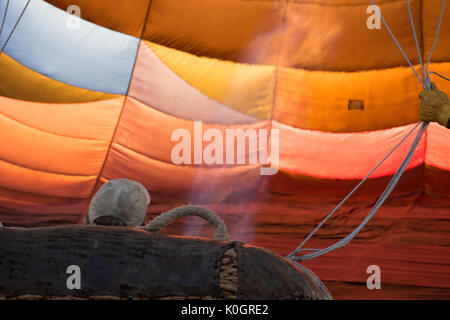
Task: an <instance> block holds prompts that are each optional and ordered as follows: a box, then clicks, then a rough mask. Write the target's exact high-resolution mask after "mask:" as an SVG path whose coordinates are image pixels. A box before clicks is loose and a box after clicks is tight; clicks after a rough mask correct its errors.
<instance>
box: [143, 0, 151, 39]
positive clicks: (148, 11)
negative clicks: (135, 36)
mask: <svg viewBox="0 0 450 320" xmlns="http://www.w3.org/2000/svg"><path fill="white" fill-rule="evenodd" d="M152 4H153V0H150V1H149V2H148V7H147V14H146V15H145V22H144V26H143V28H142V32H141V41H142V39H143V37H144V33H145V29H146V28H147V24H148V20H149V18H150V8H151V6H152Z"/></svg>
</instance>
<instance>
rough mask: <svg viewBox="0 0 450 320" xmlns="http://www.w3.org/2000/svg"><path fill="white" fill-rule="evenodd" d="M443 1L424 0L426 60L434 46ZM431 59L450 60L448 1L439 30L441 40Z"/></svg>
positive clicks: (423, 19) (449, 11)
mask: <svg viewBox="0 0 450 320" xmlns="http://www.w3.org/2000/svg"><path fill="white" fill-rule="evenodd" d="M441 9H442V0H441V1H425V0H424V1H423V9H422V10H423V12H422V21H423V30H422V33H423V56H424V61H426V60H427V59H428V55H429V54H430V51H431V48H432V47H433V43H434V38H435V37H436V30H437V25H438V21H439V17H440V15H441ZM431 61H438V62H448V61H450V10H449V9H448V2H447V4H446V7H445V10H444V16H443V18H442V24H441V30H440V32H439V40H438V42H437V45H436V48H435V50H434V52H433V57H432V59H431Z"/></svg>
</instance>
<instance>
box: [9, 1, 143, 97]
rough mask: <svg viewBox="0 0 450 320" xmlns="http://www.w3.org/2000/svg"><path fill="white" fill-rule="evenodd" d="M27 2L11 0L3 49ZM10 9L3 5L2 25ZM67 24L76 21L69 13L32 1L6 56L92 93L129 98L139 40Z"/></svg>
mask: <svg viewBox="0 0 450 320" xmlns="http://www.w3.org/2000/svg"><path fill="white" fill-rule="evenodd" d="M26 2H27V1H26V0H12V1H10V5H9V10H8V15H7V18H6V20H5V27H4V30H3V33H2V35H1V37H0V46H3V44H4V42H5V41H6V38H7V37H8V35H9V34H10V33H11V30H12V28H13V26H14V24H15V23H16V21H17V19H18V17H19V15H20V13H21V12H22V10H23V8H24V7H25V5H26ZM5 7H6V0H0V21H1V20H2V18H3V14H4V12H5ZM82 14H83V13H82V12H81V16H82ZM68 19H73V16H71V15H70V14H69V13H67V12H66V11H63V10H60V9H58V8H56V7H54V6H52V5H50V4H48V3H47V2H45V1H42V0H31V3H30V5H29V6H28V8H27V10H26V12H25V14H24V16H23V18H22V20H21V21H20V23H19V25H18V27H17V29H16V31H15V32H14V33H13V35H12V38H11V40H10V41H9V43H8V45H7V47H6V49H5V53H7V54H8V55H9V56H10V57H12V58H13V59H15V60H16V61H18V62H20V63H21V64H23V65H24V66H26V67H28V68H30V69H32V70H34V71H36V72H39V73H41V74H43V75H46V76H48V77H50V78H52V79H55V80H58V81H61V82H64V83H67V84H70V85H73V86H77V87H81V88H85V89H89V90H95V91H101V92H106V93H112V94H123V95H125V94H127V91H128V86H129V82H130V79H131V75H132V71H133V66H134V62H135V59H136V55H137V50H138V47H139V42H140V39H137V38H135V37H131V36H128V35H125V34H123V33H120V32H116V31H112V30H109V29H106V28H104V27H101V26H98V25H96V24H93V23H91V22H88V21H86V20H81V25H80V29H76V28H72V29H71V28H69V27H68ZM0 81H1V79H0Z"/></svg>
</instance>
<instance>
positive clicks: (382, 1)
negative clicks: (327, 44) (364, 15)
mask: <svg viewBox="0 0 450 320" xmlns="http://www.w3.org/2000/svg"><path fill="white" fill-rule="evenodd" d="M290 1H292V3H294V4H299V5H308V4H312V5H317V6H322V7H331V8H334V7H358V6H366V7H367V6H369V5H370V4H369V5H368V4H367V2H366V1H361V2H358V3H325V2H320V1H311V0H290ZM402 1H404V0H379V1H378V2H377V3H376V4H377V5H378V6H380V5H386V4H392V3H397V2H402Z"/></svg>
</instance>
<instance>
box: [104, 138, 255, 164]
mask: <svg viewBox="0 0 450 320" xmlns="http://www.w3.org/2000/svg"><path fill="white" fill-rule="evenodd" d="M113 145H117V146H118V147H119V152H120V148H123V149H125V150H127V151H130V152H133V153H136V154H138V155H140V156H142V157H145V158H147V159H150V160H151V161H155V162H160V163H164V164H167V165H172V166H174V167H180V168H191V169H205V170H215V169H222V170H223V169H236V168H243V167H245V168H251V167H255V168H258V167H260V164H244V165H233V167H230V166H228V167H227V166H226V165H215V166H214V167H209V168H207V167H205V166H208V165H201V166H199V165H192V164H190V165H189V164H187V165H176V164H174V163H171V162H168V161H166V160H162V159H157V158H154V157H151V156H149V155H146V154H143V153H141V152H139V151H136V150H134V149H132V148H130V147H126V146H124V145H122V144H120V143H118V142H113Z"/></svg>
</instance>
